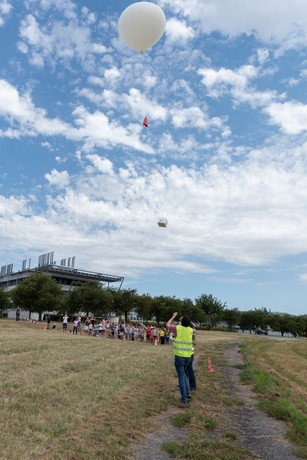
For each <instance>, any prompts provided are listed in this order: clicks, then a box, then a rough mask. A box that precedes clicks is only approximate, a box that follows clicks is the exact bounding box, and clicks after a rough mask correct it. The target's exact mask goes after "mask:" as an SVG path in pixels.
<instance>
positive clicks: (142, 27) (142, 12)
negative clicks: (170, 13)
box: [118, 2, 166, 53]
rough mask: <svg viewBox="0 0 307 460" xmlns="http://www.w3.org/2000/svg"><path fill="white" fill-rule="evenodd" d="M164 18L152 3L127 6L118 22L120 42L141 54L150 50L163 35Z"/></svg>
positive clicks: (160, 10)
mask: <svg viewBox="0 0 307 460" xmlns="http://www.w3.org/2000/svg"><path fill="white" fill-rule="evenodd" d="M165 26H166V18H165V14H164V12H163V10H162V9H161V8H160V7H159V6H158V5H155V4H154V3H150V2H137V3H133V4H132V5H130V6H128V7H127V8H126V9H125V10H124V11H123V12H122V14H121V15H120V18H119V20H118V31H119V35H120V36H121V38H122V40H123V41H124V42H125V43H126V44H127V45H128V46H129V47H130V48H133V49H135V50H137V51H140V52H141V53H144V51H146V50H147V49H148V48H151V47H152V46H153V45H154V44H155V43H157V42H158V41H159V40H160V38H161V37H162V35H163V34H164V30H165Z"/></svg>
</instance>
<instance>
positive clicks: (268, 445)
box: [221, 343, 297, 460]
mask: <svg viewBox="0 0 307 460" xmlns="http://www.w3.org/2000/svg"><path fill="white" fill-rule="evenodd" d="M225 357H226V360H227V365H226V366H225V367H224V368H223V369H221V372H222V374H223V375H224V377H225V378H224V382H225V385H226V387H227V389H228V392H229V394H230V395H231V396H233V397H234V398H236V399H238V400H240V401H241V402H242V406H239V407H235V408H229V409H228V410H227V416H228V417H229V420H230V423H231V429H232V430H234V431H235V432H236V433H237V434H238V440H237V444H238V445H239V446H240V447H244V448H247V449H249V450H250V451H251V452H253V454H254V455H256V456H257V457H258V458H261V459H264V460H280V459H287V460H297V457H295V456H294V455H293V454H292V446H291V444H290V442H288V441H287V440H286V439H285V431H286V429H285V425H284V424H283V423H282V422H279V421H277V420H274V419H273V418H271V417H269V416H267V415H266V414H264V413H263V412H261V411H260V410H258V409H256V407H255V405H256V404H255V395H254V394H253V393H252V391H251V389H250V387H249V386H247V385H242V384H241V382H240V370H239V369H237V368H235V367H233V366H237V365H238V364H242V363H243V360H242V355H241V353H240V352H239V345H238V344H235V343H234V344H230V345H229V347H228V348H227V350H226V352H225Z"/></svg>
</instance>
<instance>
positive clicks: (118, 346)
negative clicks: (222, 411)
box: [0, 320, 306, 460]
mask: <svg viewBox="0 0 307 460" xmlns="http://www.w3.org/2000/svg"><path fill="white" fill-rule="evenodd" d="M43 326H44V325H39V326H35V325H33V324H30V323H26V322H20V323H16V322H15V321H8V320H0V379H1V386H0V445H1V450H0V459H5V460H8V459H9V460H17V459H18V460H28V459H31V460H35V459H44V460H54V459H65V460H66V459H78V460H79V459H80V460H81V459H84V460H91V459H104V460H112V459H116V460H121V459H123V460H124V459H127V458H129V455H130V445H131V443H132V442H133V441H134V440H135V439H138V438H139V437H140V435H141V434H142V433H144V432H146V431H147V430H150V429H153V426H152V422H151V418H150V417H151V415H154V414H157V413H160V412H162V411H164V410H166V408H167V406H168V405H169V404H173V403H174V401H175V399H174V398H175V395H177V393H176V383H177V381H176V374H175V371H174V367H173V356H172V351H171V347H170V346H167V345H165V346H158V347H155V346H152V345H150V344H146V343H137V342H125V343H123V342H122V341H119V340H111V339H103V338H95V337H85V336H80V335H78V336H73V335H72V334H69V333H67V334H61V333H60V332H59V331H52V330H50V331H47V332H45V331H44V330H43ZM239 341H255V344H257V343H259V344H266V343H268V341H267V340H266V339H262V338H259V337H255V336H253V335H249V334H246V335H245V334H238V333H233V334H232V333H221V332H209V331H208V332H199V333H198V334H197V349H196V352H197V353H198V355H199V373H198V376H199V377H198V378H199V379H201V381H200V382H199V383H200V387H203V390H204V391H203V394H204V398H203V399H202V397H201V394H200V393H199V394H198V397H199V408H198V409H197V406H194V409H193V410H194V416H193V417H194V418H193V420H194V423H195V426H194V423H192V424H191V429H192V430H193V429H196V425H197V423H199V420H200V419H199V417H198V416H197V410H203V411H204V413H211V414H212V415H214V414H216V416H217V417H218V407H219V405H223V404H224V403H225V401H226V399H227V397H226V395H225V394H224V390H222V389H221V386H220V382H219V378H218V372H217V373H216V374H211V376H212V379H211V383H210V385H211V386H210V391H211V399H210V400H208V398H207V390H208V389H209V386H208V385H209V383H206V381H207V377H206V378H205V377H204V379H202V375H204V376H205V373H206V372H207V371H206V355H207V354H208V353H210V354H211V356H212V357H213V362H214V365H215V363H221V362H222V360H223V349H224V347H225V344H227V343H229V342H239ZM279 346H280V347H281V348H280V350H281V351H282V352H281V354H280V356H282V355H284V354H286V353H287V351H286V348H287V345H283V342H279V343H278V346H277V343H276V348H275V347H272V349H271V350H272V353H275V354H276V353H277V354H278V353H279V351H278V350H279V349H278V347H279ZM284 347H285V349H284ZM293 353H294V354H293V363H294V360H295V363H296V362H298V361H299V359H300V358H299V353H304V350H301V349H298V353H296V352H295V350H294V349H293ZM275 354H272V357H270V359H272V360H274V361H275V362H278V363H279V362H280V361H279V360H278V359H277V356H276V355H275ZM280 360H281V361H282V358H280ZM297 360H298V361H297ZM299 372H301V371H298V372H297V374H295V378H299V379H301V378H305V377H304V375H305V374H304V375H303V374H300V373H299ZM305 381H306V380H305ZM207 386H208V388H207Z"/></svg>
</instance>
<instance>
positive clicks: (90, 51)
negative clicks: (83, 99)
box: [18, 2, 107, 71]
mask: <svg viewBox="0 0 307 460" xmlns="http://www.w3.org/2000/svg"><path fill="white" fill-rule="evenodd" d="M53 3H54V5H49V4H48V7H49V6H55V7H56V8H57V9H59V8H60V4H59V3H58V2H53ZM70 5H73V4H71V3H70V2H68V4H67V5H66V6H65V5H64V6H63V9H64V10H65V12H66V13H67V14H66V15H65V16H64V17H63V19H62V20H61V21H55V20H54V21H49V22H48V23H45V24H44V25H43V26H41V25H40V23H39V18H37V17H36V16H35V15H34V14H28V15H27V16H26V17H25V18H24V19H23V20H22V21H21V23H20V29H19V33H20V42H19V45H18V48H19V50H20V51H21V52H22V53H24V54H27V55H28V56H29V60H30V62H31V63H32V64H33V65H34V66H36V67H43V66H44V65H45V63H46V62H50V63H51V64H52V65H54V64H55V63H56V62H58V61H60V62H61V63H66V61H67V62H68V61H70V60H72V59H77V60H78V61H79V62H80V63H81V64H82V66H83V68H84V69H85V70H87V71H90V70H91V69H93V68H94V58H95V55H96V54H98V55H101V54H104V53H105V52H106V51H107V48H106V47H105V46H104V45H103V44H102V43H98V42H94V41H92V31H91V26H92V23H93V22H95V21H94V20H95V18H94V17H93V16H92V15H91V13H89V12H88V16H87V21H85V22H84V16H83V20H82V21H81V20H78V18H77V17H76V15H75V13H74V11H73V10H74V8H73V6H70ZM41 7H43V5H41ZM46 9H47V6H46Z"/></svg>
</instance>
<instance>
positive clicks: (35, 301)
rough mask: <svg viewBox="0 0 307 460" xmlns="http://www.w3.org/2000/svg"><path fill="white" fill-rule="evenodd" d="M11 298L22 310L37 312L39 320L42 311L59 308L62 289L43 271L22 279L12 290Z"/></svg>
mask: <svg viewBox="0 0 307 460" xmlns="http://www.w3.org/2000/svg"><path fill="white" fill-rule="evenodd" d="M11 295H12V300H13V302H14V304H15V305H19V306H20V307H21V308H22V309H23V310H29V317H31V313H32V312H35V313H38V314H39V320H41V317H42V313H43V312H44V311H48V310H49V311H50V310H59V309H60V307H61V301H62V291H61V288H60V286H59V285H58V283H57V282H56V281H55V280H54V279H53V278H51V276H49V275H46V274H44V273H34V274H33V275H31V276H29V278H27V279H25V280H24V281H22V282H21V283H20V284H18V286H17V287H16V288H15V289H14V290H13V291H12V294H11Z"/></svg>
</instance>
